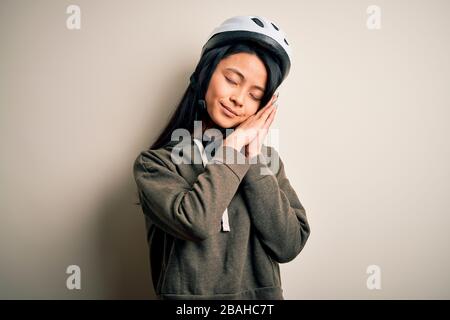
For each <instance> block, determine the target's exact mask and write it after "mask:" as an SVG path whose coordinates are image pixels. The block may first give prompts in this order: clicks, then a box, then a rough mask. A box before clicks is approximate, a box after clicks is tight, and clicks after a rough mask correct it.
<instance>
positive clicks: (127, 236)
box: [97, 175, 156, 299]
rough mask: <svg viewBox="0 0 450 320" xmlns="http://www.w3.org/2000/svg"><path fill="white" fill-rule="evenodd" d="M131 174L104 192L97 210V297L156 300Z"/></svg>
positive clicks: (140, 215) (142, 224) (141, 217)
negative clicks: (99, 284)
mask: <svg viewBox="0 0 450 320" xmlns="http://www.w3.org/2000/svg"><path fill="white" fill-rule="evenodd" d="M137 201H138V197H137V190H136V186H135V183H134V180H133V177H132V175H131V176H130V179H129V181H128V183H126V182H124V183H123V184H121V187H118V188H117V190H115V192H111V193H109V194H107V195H105V199H104V201H103V202H102V207H101V208H100V210H99V216H100V221H99V222H98V228H99V231H98V235H99V241H98V246H99V248H98V251H97V252H99V255H100V256H99V257H97V261H99V262H100V264H101V270H102V272H101V277H102V282H103V286H104V293H103V294H102V295H101V297H99V298H100V299H156V295H155V293H154V290H153V284H152V281H151V277H150V263H149V254H148V245H147V241H146V230H145V219H144V215H143V213H142V209H141V207H140V206H137V205H135V203H136V202H137Z"/></svg>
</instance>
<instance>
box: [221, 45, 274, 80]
mask: <svg viewBox="0 0 450 320" xmlns="http://www.w3.org/2000/svg"><path fill="white" fill-rule="evenodd" d="M218 68H220V69H221V70H223V71H225V70H226V69H229V68H232V69H237V70H239V71H240V72H241V73H242V74H243V75H244V77H245V78H246V80H248V81H251V82H253V83H254V84H257V85H258V84H259V85H261V86H264V84H265V81H266V78H267V71H266V67H265V66H264V63H263V62H262V61H261V59H260V58H259V57H258V56H256V55H254V54H250V53H244V52H241V53H236V54H232V55H230V56H228V57H226V58H224V59H222V60H221V61H220V63H219V65H218ZM228 72H232V71H228Z"/></svg>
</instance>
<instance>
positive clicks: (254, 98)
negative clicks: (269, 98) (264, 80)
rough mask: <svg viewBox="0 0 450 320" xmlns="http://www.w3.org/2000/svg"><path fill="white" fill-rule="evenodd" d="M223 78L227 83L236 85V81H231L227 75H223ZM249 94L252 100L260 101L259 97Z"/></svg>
mask: <svg viewBox="0 0 450 320" xmlns="http://www.w3.org/2000/svg"><path fill="white" fill-rule="evenodd" d="M225 79H227V81H228V82H229V83H232V84H234V85H236V84H237V83H236V82H234V81H232V80H231V79H228V78H227V77H225ZM251 96H252V98H253V100H256V101H261V99H260V98H256V97H255V96H253V95H251Z"/></svg>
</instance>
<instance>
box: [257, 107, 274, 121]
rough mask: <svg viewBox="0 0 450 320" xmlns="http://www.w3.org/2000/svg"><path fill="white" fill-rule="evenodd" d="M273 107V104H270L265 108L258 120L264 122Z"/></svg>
mask: <svg viewBox="0 0 450 320" xmlns="http://www.w3.org/2000/svg"><path fill="white" fill-rule="evenodd" d="M273 109H275V104H271V105H270V106H269V107H268V108H267V109H265V110H264V111H263V112H262V113H261V115H260V116H259V120H261V121H264V122H265V121H266V120H267V118H268V117H269V115H270V114H271V113H272V111H273Z"/></svg>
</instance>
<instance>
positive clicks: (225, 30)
mask: <svg viewBox="0 0 450 320" xmlns="http://www.w3.org/2000/svg"><path fill="white" fill-rule="evenodd" d="M241 40H243V41H253V42H256V43H257V44H258V45H260V46H262V47H263V48H265V49H267V50H269V51H270V52H271V53H272V54H274V55H275V56H276V57H277V58H278V60H279V64H280V68H281V73H282V80H284V79H285V78H286V77H287V75H288V73H289V69H290V67H291V59H292V50H291V47H290V46H289V42H288V41H287V39H286V35H285V33H284V32H283V31H282V30H281V29H280V28H279V27H278V25H277V24H275V23H274V22H273V21H270V20H269V19H267V18H264V17H261V16H236V17H232V18H229V19H227V20H225V21H224V22H223V23H222V24H221V25H220V26H218V27H217V28H215V29H214V30H213V32H212V33H211V34H210V35H209V37H208V41H207V42H206V44H205V45H204V46H203V48H202V53H201V55H203V54H204V53H206V52H207V51H209V50H211V49H213V48H216V47H220V46H223V45H227V44H231V43H234V42H236V41H241Z"/></svg>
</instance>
